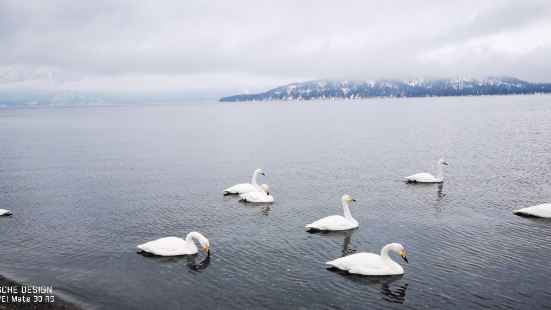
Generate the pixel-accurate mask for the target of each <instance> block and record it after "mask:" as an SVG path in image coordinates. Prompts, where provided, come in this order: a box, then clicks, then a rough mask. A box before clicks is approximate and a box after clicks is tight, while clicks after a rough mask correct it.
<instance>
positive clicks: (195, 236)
mask: <svg viewBox="0 0 551 310" xmlns="http://www.w3.org/2000/svg"><path fill="white" fill-rule="evenodd" d="M199 238H200V235H199V233H197V232H195V231H192V232H190V233H189V234H187V236H186V242H187V243H190V242H191V243H193V240H197V241H199Z"/></svg>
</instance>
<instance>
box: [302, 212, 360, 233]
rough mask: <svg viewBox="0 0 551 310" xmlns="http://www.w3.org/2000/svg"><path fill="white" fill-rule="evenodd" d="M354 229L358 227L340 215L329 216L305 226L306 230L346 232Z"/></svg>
mask: <svg viewBox="0 0 551 310" xmlns="http://www.w3.org/2000/svg"><path fill="white" fill-rule="evenodd" d="M356 227H358V224H357V223H352V222H351V221H349V220H347V219H346V218H345V217H344V216H340V215H331V216H328V217H325V218H322V219H321V220H317V221H315V222H313V223H310V224H308V225H306V228H307V229H317V230H347V229H352V228H356Z"/></svg>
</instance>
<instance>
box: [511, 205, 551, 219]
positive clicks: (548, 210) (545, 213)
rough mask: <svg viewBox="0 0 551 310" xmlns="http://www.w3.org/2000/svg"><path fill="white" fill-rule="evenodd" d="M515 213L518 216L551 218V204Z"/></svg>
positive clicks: (523, 209) (519, 210)
mask: <svg viewBox="0 0 551 310" xmlns="http://www.w3.org/2000/svg"><path fill="white" fill-rule="evenodd" d="M513 213H515V214H517V215H529V216H537V217H546V218H551V203H544V204H541V205H537V206H533V207H528V208H522V209H518V210H515V211H513Z"/></svg>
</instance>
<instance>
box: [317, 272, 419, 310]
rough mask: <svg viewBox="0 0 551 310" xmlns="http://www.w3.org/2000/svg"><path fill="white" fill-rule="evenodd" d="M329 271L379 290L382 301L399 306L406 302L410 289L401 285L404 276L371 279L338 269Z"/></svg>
mask: <svg viewBox="0 0 551 310" xmlns="http://www.w3.org/2000/svg"><path fill="white" fill-rule="evenodd" d="M328 270H329V271H332V272H335V273H338V274H339V275H341V276H343V277H345V278H347V279H349V280H350V281H352V282H356V283H358V284H362V285H367V286H369V287H371V288H374V289H377V290H378V291H379V293H380V294H381V299H383V300H385V301H388V302H392V303H397V304H403V303H404V302H405V301H406V290H407V288H408V284H407V283H403V284H402V283H400V282H401V281H400V280H401V279H402V277H403V275H396V276H375V277H370V276H362V275H357V274H351V273H348V272H346V271H343V270H339V269H336V268H330V269H328Z"/></svg>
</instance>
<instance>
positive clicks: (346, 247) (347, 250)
mask: <svg viewBox="0 0 551 310" xmlns="http://www.w3.org/2000/svg"><path fill="white" fill-rule="evenodd" d="M356 230H357V228H354V229H349V230H341V231H325V230H315V229H310V230H307V231H306V232H307V233H309V234H312V235H315V234H320V235H325V236H342V238H343V241H342V244H341V253H342V257H344V256H347V255H350V254H354V253H356V251H357V250H356V248H354V247H351V246H350V240H351V237H352V235H353V234H354V232H355V231H356Z"/></svg>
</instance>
